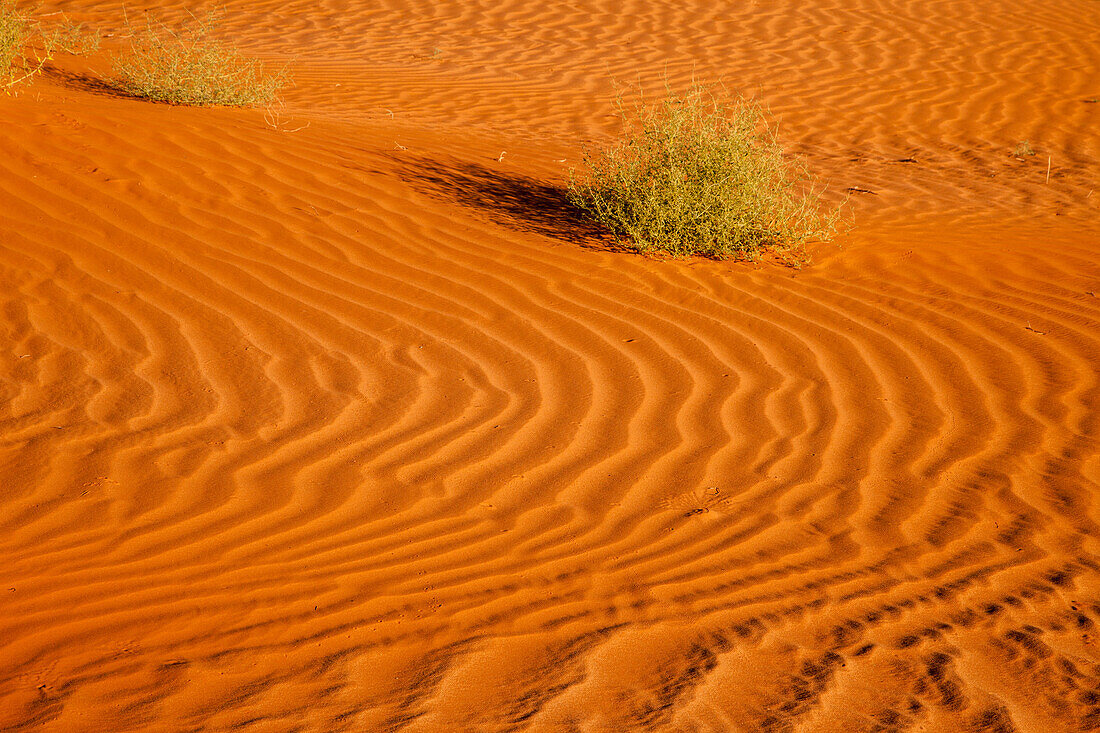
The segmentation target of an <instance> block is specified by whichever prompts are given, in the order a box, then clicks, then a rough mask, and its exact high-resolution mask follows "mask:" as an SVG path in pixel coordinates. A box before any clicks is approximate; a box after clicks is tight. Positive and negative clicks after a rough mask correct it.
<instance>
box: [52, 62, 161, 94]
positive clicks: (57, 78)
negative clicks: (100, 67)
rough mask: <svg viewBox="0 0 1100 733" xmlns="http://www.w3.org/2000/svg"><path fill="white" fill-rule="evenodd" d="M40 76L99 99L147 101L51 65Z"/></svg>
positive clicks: (92, 77) (79, 73)
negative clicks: (94, 95)
mask: <svg viewBox="0 0 1100 733" xmlns="http://www.w3.org/2000/svg"><path fill="white" fill-rule="evenodd" d="M42 76H43V78H45V79H48V80H49V81H51V82H53V83H54V84H57V85H58V86H62V87H65V88H66V89H73V90H75V91H79V92H87V93H89V94H96V95H98V96H101V97H113V98H114V99H140V100H142V101H145V102H148V101H149V100H147V99H145V98H144V97H139V96H137V95H136V94H131V93H130V92H127V91H126V90H124V89H119V88H118V87H116V86H114V85H113V84H111V82H109V81H107V80H106V79H103V78H101V77H98V76H92V75H91V74H85V73H81V72H76V71H67V70H65V69H60V68H58V67H56V66H54V65H53V64H47V65H46V66H45V68H43V69H42Z"/></svg>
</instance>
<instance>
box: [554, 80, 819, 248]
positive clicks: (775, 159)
mask: <svg viewBox="0 0 1100 733" xmlns="http://www.w3.org/2000/svg"><path fill="white" fill-rule="evenodd" d="M616 110H617V112H618V114H619V116H620V117H621V118H622V120H623V123H624V133H623V136H622V137H621V139H619V140H618V141H617V142H615V143H613V144H611V145H609V146H607V147H604V148H601V149H598V150H595V151H590V150H588V151H585V153H584V163H585V166H586V168H587V174H586V175H578V174H576V173H573V174H572V175H571V176H570V181H569V197H570V200H571V201H572V202H573V204H574V205H575V206H577V207H579V208H580V209H582V210H584V211H585V212H586V213H587V214H588V215H589V216H590V217H591V218H593V219H594V220H595V221H597V222H599V223H600V224H602V225H604V226H606V227H608V228H609V229H610V230H611V231H613V232H615V233H616V235H623V236H625V237H626V239H627V242H626V243H627V245H628V246H630V247H632V248H634V249H636V250H638V251H642V252H651V251H660V252H666V253H668V254H672V255H675V256H687V255H704V256H708V257H716V258H725V257H738V258H748V259H752V258H756V257H757V256H759V255H760V254H761V253H762V252H763V251H764V250H765V249H774V250H780V251H788V252H789V251H790V250H792V249H794V248H799V247H801V245H803V244H804V243H805V242H807V241H809V240H824V239H828V238H829V237H830V236H831V235H832V233H833V232H834V230H835V226H836V221H837V214H836V212H835V211H831V212H829V211H823V207H822V206H821V202H820V198H819V192H818V191H817V189H816V187H815V185H814V182H813V181H812V179H811V178H810V176H809V174H808V172H807V171H806V169H805V168H804V167H803V166H801V165H800V164H798V163H797V162H795V161H793V160H792V159H790V158H789V157H787V156H786V155H785V154H784V152H783V149H782V147H781V146H780V144H779V142H778V140H777V137H776V130H775V127H774V126H773V125H772V124H771V122H770V119H769V117H768V115H767V114H766V112H765V110H763V109H762V108H761V107H760V106H759V105H758V104H756V103H754V102H750V101H747V100H744V99H734V100H730V99H728V98H727V97H726V96H725V95H722V94H719V93H717V92H715V91H714V90H713V89H712V88H709V87H705V86H701V85H695V86H692V87H691V88H690V89H689V90H688V91H687V92H686V93H684V94H682V95H677V94H671V95H670V96H668V97H667V98H665V99H664V100H662V101H660V102H657V103H647V102H646V101H645V100H644V98H639V99H638V101H636V102H633V103H630V104H628V103H627V102H626V101H625V98H624V96H623V95H620V96H619V97H618V98H617V99H616Z"/></svg>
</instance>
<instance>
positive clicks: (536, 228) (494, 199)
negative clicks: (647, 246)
mask: <svg viewBox="0 0 1100 733" xmlns="http://www.w3.org/2000/svg"><path fill="white" fill-rule="evenodd" d="M400 175H401V177H402V179H403V180H405V181H407V182H408V183H411V184H412V185H414V186H416V187H417V188H418V189H419V190H421V191H423V192H425V193H427V194H428V195H430V196H433V197H435V198H437V199H442V200H447V201H453V202H457V203H459V204H461V205H463V206H466V207H468V208H471V209H476V210H478V211H480V212H482V213H484V214H486V215H488V217H489V218H490V219H491V220H492V221H493V222H494V223H497V224H499V225H501V226H504V227H507V228H509V229H514V230H517V231H522V232H531V233H535V234H541V235H543V236H546V237H550V238H553V239H559V240H565V241H568V242H570V243H573V244H576V245H578V246H580V247H584V248H586V249H599V250H602V251H621V252H626V251H633V250H630V249H629V248H627V247H624V246H622V244H620V243H619V242H618V241H617V240H616V238H615V236H614V235H613V234H612V233H611V232H610V231H608V230H607V229H606V228H604V227H602V226H600V225H599V224H597V223H596V222H594V221H592V220H591V219H590V218H589V217H588V215H587V214H586V213H585V212H584V211H583V210H582V209H580V208H578V207H577V206H574V205H573V203H572V202H570V201H569V196H568V194H567V192H566V189H565V188H564V187H563V186H557V185H553V184H550V183H546V182H543V181H538V180H535V179H533V178H529V177H526V176H518V175H512V174H508V173H503V172H500V171H495V170H492V169H490V168H487V167H485V166H483V165H479V164H477V163H466V164H463V165H456V166H447V165H442V164H440V163H437V162H434V161H429V160H423V159H420V160H415V161H414V162H411V163H409V162H407V161H406V162H405V164H404V165H402V167H401V169H400Z"/></svg>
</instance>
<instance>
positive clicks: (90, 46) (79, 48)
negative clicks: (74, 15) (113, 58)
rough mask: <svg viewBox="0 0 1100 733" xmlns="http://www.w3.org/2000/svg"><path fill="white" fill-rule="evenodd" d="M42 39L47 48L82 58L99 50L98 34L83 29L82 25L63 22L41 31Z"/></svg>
mask: <svg viewBox="0 0 1100 733" xmlns="http://www.w3.org/2000/svg"><path fill="white" fill-rule="evenodd" d="M42 38H43V39H44V41H45V44H46V46H47V47H48V48H51V49H53V50H54V51H57V52H60V53H68V54H73V55H74V56H84V55H87V54H90V53H95V52H96V51H98V50H99V42H100V37H99V33H98V32H97V31H95V30H92V29H89V28H85V26H84V24H83V23H70V22H68V20H65V21H63V22H62V23H60V24H57V25H55V26H54V27H52V28H50V29H48V30H43V31H42Z"/></svg>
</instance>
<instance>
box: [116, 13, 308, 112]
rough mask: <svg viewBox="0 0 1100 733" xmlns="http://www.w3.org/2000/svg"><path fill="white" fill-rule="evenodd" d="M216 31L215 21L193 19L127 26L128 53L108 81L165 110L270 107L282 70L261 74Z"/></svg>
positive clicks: (284, 78)
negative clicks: (168, 106)
mask: <svg viewBox="0 0 1100 733" xmlns="http://www.w3.org/2000/svg"><path fill="white" fill-rule="evenodd" d="M128 25H129V24H128ZM216 25H217V18H216V16H214V15H207V16H204V17H202V18H197V17H192V18H191V20H190V21H189V22H187V23H185V24H183V25H182V26H181V27H179V28H171V27H169V26H168V25H166V24H164V23H162V22H160V21H156V20H153V19H152V18H149V17H146V20H145V23H144V25H143V26H140V27H134V26H130V32H131V36H132V40H131V42H130V48H129V50H128V52H125V53H122V54H120V55H119V56H118V57H116V59H115V61H114V69H113V77H112V80H111V81H112V82H113V84H114V85H115V86H117V87H118V88H119V89H121V90H123V91H125V92H128V93H130V94H133V95H135V96H139V97H144V98H146V99H151V100H153V101H157V102H168V103H169V104H184V105H193V106H201V107H206V106H213V105H226V106H233V107H250V106H253V105H262V104H269V103H270V102H272V101H273V100H274V99H275V97H276V95H277V94H278V92H279V90H280V89H281V88H282V87H283V86H284V85H285V84H286V83H287V82H288V75H287V72H286V69H283V70H282V71H279V72H277V73H274V74H268V73H266V72H265V70H264V64H263V62H262V61H259V60H258V59H252V58H248V57H246V56H243V55H241V54H240V52H238V51H237V50H236V49H235V48H233V47H232V46H229V45H226V44H225V43H224V42H223V41H221V40H219V39H217V38H215V37H214V35H213V32H214V30H215V28H216Z"/></svg>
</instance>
